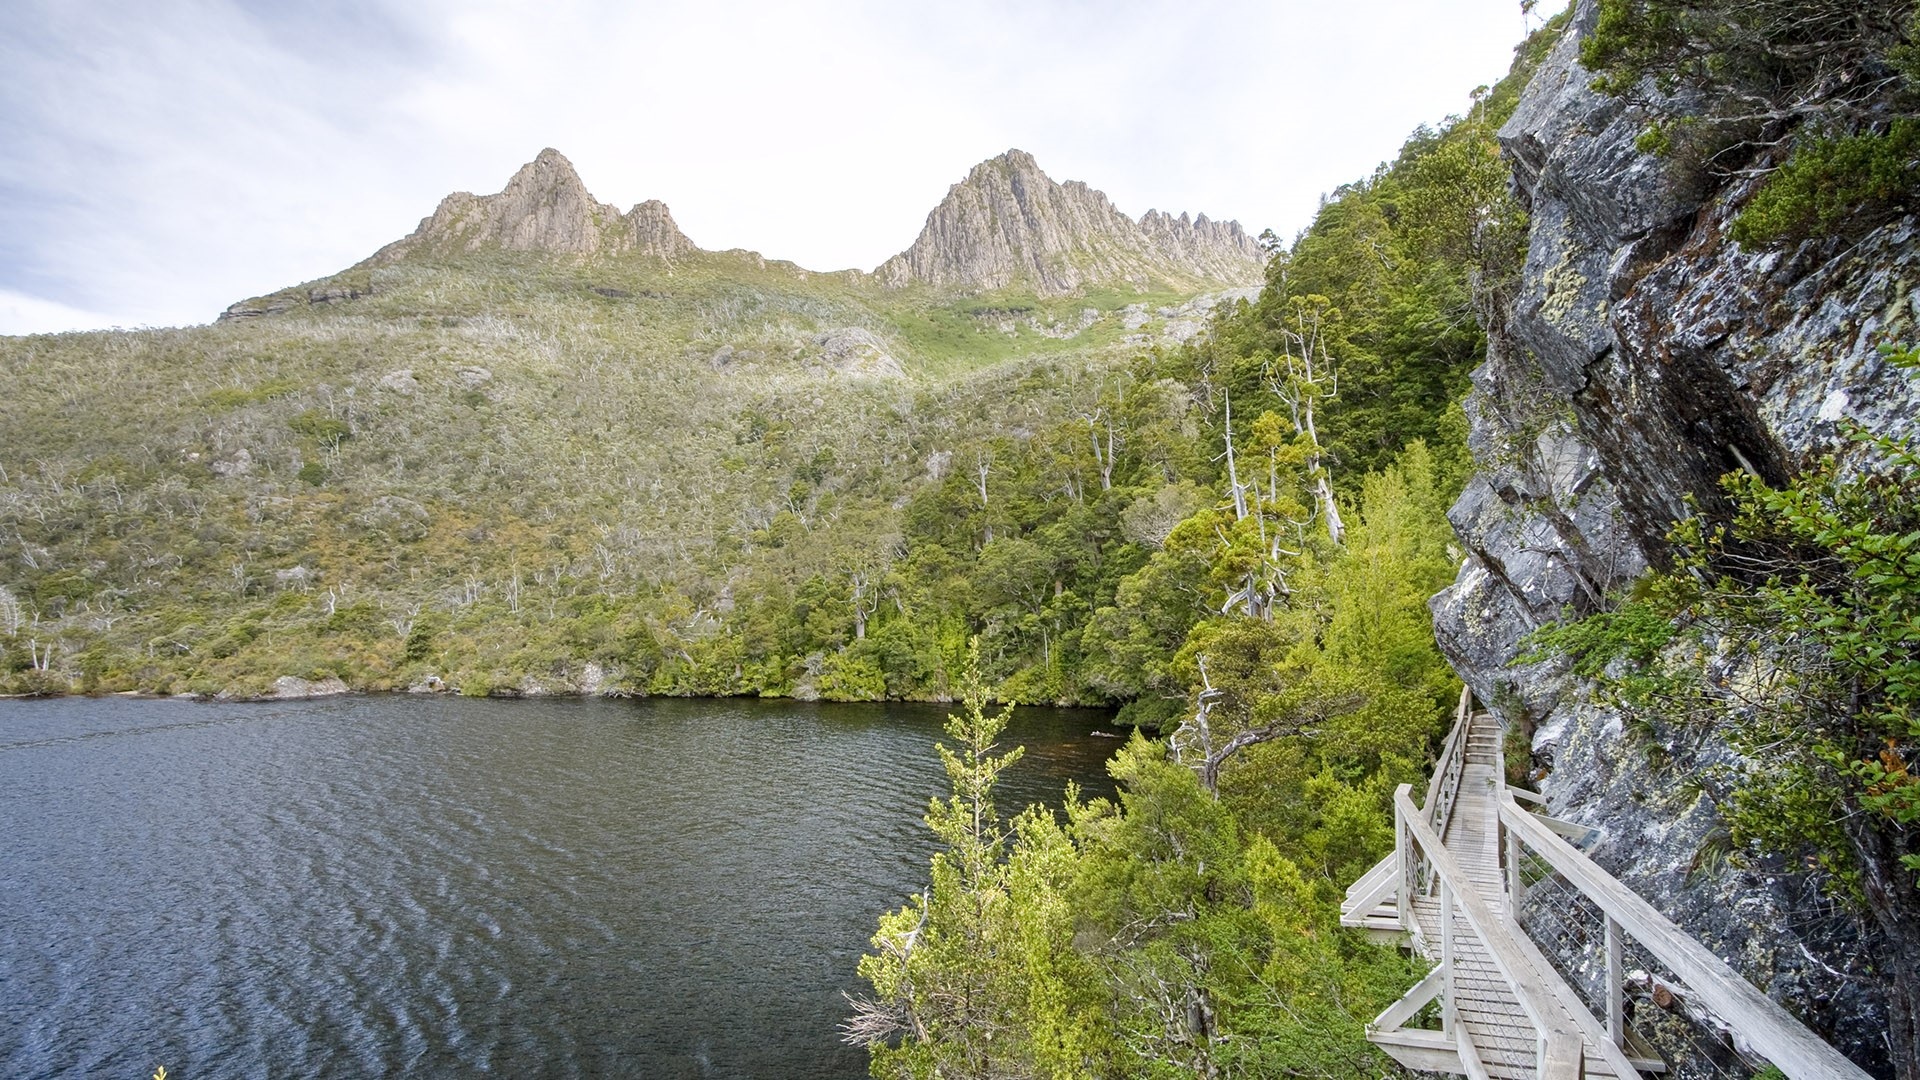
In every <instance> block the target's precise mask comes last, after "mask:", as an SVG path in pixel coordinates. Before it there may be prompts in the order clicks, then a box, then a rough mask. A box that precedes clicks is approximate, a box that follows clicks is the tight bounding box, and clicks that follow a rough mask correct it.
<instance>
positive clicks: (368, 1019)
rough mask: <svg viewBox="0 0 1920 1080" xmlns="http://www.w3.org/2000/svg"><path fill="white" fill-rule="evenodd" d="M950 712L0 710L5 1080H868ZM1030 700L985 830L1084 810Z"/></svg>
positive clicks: (1085, 758) (1067, 730) (176, 705)
mask: <svg viewBox="0 0 1920 1080" xmlns="http://www.w3.org/2000/svg"><path fill="white" fill-rule="evenodd" d="M943 715H944V711H943V710H940V709H937V708H926V707H917V706H800V705H794V704H791V703H770V702H757V701H744V702H684V701H645V702H576V701H558V702H512V703H506V702H488V701H469V700H456V699H438V698H436V699H427V700H421V699H411V698H379V697H374V698H349V699H332V700H327V701H318V702H300V703H275V704H271V705H211V704H200V703H194V704H189V703H181V702H164V701H130V700H121V699H104V700H92V701H88V700H63V701H51V702H0V1017H6V1018H9V1019H8V1021H7V1022H5V1023H0V1075H17V1076H36V1077H40V1076H44V1077H69V1076H71V1077H80V1076H127V1077H135V1076H145V1075H150V1074H151V1072H152V1070H153V1067H154V1066H155V1065H158V1064H163V1063H164V1064H166V1065H167V1067H168V1070H169V1073H170V1074H171V1075H175V1076H180V1077H182V1078H183V1080H198V1078H201V1077H223V1076H258V1075H263V1074H268V1073H274V1074H278V1073H291V1072H297V1073H298V1074H299V1075H302V1076H309V1077H336V1076H337V1077H358V1076H368V1075H409V1076H442V1075H465V1074H469V1073H476V1072H488V1073H491V1072H499V1073H526V1074H532V1075H540V1076H646V1077H759V1076H780V1077H794V1078H798V1080H809V1078H828V1077H855V1076H860V1075H863V1074H864V1071H865V1064H864V1058H863V1055H861V1054H859V1053H857V1052H854V1051H850V1050H848V1049H847V1048H845V1047H842V1046H840V1045H839V1044H838V1042H837V1040H836V1038H835V1034H834V1026H835V1024H836V1023H837V1022H838V1020H839V1019H840V1017H841V1016H842V1015H843V1013H844V1011H845V1005H844V1003H843V1002H842V1000H841V997H840V992H841V991H842V990H845V989H853V988H854V982H855V980H854V977H853V972H852V968H853V961H854V958H856V957H857V956H858V955H859V954H860V953H861V952H862V951H863V950H864V949H865V947H866V941H867V938H868V936H869V935H871V933H872V930H873V926H874V917H875V916H876V915H877V914H878V913H879V912H880V911H882V910H884V909H886V908H888V907H891V906H897V905H898V904H900V903H901V902H902V901H903V900H904V899H905V898H906V897H907V896H908V895H909V894H910V893H912V892H914V891H916V890H917V889H918V888H919V885H920V883H921V881H922V880H923V879H924V877H925V873H926V860H927V858H928V856H929V855H930V854H931V852H932V844H931V840H930V838H929V837H928V836H927V834H926V830H925V828H924V826H922V825H921V824H920V822H919V816H920V815H921V814H922V813H924V812H925V809H926V804H927V800H928V798H930V797H931V796H932V795H934V794H935V793H936V792H937V791H939V789H940V788H941V787H942V785H943V784H944V776H943V775H942V773H941V771H940V767H939V764H938V762H937V760H936V759H935V758H934V756H933V753H932V743H933V741H934V740H935V739H936V738H937V737H938V736H939V724H940V720H941V718H942V716H943ZM1093 719H1094V718H1092V717H1090V716H1087V715H1085V714H1074V713H1059V712H1047V711H1043V710H1034V711H1023V713H1022V715H1020V716H1019V717H1018V718H1016V721H1015V727H1014V730H1013V731H1012V732H1010V738H1011V740H1012V741H1018V742H1022V743H1024V744H1026V745H1027V746H1028V754H1027V758H1026V760H1024V761H1023V762H1021V764H1020V765H1019V766H1017V767H1016V769H1015V770H1014V771H1012V772H1010V773H1009V774H1008V776H1007V777H1006V778H1005V779H1004V781H1003V784H1004V787H1003V791H1002V797H1001V802H1002V805H1003V807H1004V808H1006V809H1008V810H1012V809H1017V808H1019V807H1021V806H1023V805H1025V804H1026V803H1027V802H1030V801H1035V800H1048V801H1057V800H1058V798H1059V795H1060V790H1061V788H1062V787H1063V786H1064V784H1065V782H1066V781H1067V780H1069V779H1072V780H1077V781H1079V782H1080V783H1081V784H1082V785H1083V786H1086V787H1087V788H1088V789H1089V790H1090V791H1092V792H1094V793H1101V792H1104V791H1105V790H1107V789H1108V782H1107V781H1106V780H1105V777H1104V772H1103V768H1102V764H1103V759H1104V758H1105V756H1106V755H1107V754H1109V753H1111V752H1112V750H1113V749H1114V748H1115V747H1116V746H1117V745H1118V744H1117V743H1116V742H1115V741H1114V740H1111V739H1099V738H1089V737H1088V729H1089V728H1090V726H1091V723H1092V720H1093Z"/></svg>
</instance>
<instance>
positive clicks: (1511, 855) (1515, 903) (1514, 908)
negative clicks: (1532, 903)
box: [1500, 821, 1527, 926]
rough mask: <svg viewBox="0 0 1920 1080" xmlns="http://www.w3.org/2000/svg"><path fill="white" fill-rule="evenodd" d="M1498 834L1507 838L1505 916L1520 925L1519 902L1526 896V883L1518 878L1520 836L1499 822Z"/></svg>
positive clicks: (1504, 823) (1505, 824)
mask: <svg viewBox="0 0 1920 1080" xmlns="http://www.w3.org/2000/svg"><path fill="white" fill-rule="evenodd" d="M1500 834H1501V835H1502V836H1504V837H1506V840H1507V918H1509V919H1512V920H1513V923H1514V925H1515V926H1518V925H1520V902H1521V901H1522V900H1525V899H1526V898H1527V885H1526V882H1525V881H1522V880H1521V878H1520V852H1521V847H1520V838H1519V837H1518V836H1516V835H1514V831H1513V830H1512V829H1509V828H1507V823H1506V822H1504V821H1502V822H1500Z"/></svg>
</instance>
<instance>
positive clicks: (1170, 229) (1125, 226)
mask: <svg viewBox="0 0 1920 1080" xmlns="http://www.w3.org/2000/svg"><path fill="white" fill-rule="evenodd" d="M1264 262H1265V260H1264V258H1263V257H1262V255H1261V253H1260V247H1259V245H1258V244H1256V243H1254V241H1253V239H1252V238H1251V237H1249V236H1248V235H1247V234H1246V231H1245V230H1243V229H1242V228H1240V226H1239V224H1238V223H1237V222H1232V221H1228V222H1219V221H1211V220H1209V219H1208V218H1207V216H1206V215H1205V214H1202V215H1200V216H1199V217H1197V218H1189V217H1188V216H1187V215H1186V214H1181V215H1180V216H1179V217H1172V216H1170V215H1167V214H1163V213H1161V212H1160V211H1158V210H1150V211H1148V212H1147V214H1146V216H1144V217H1142V218H1141V219H1140V220H1139V221H1135V220H1133V219H1132V218H1130V217H1128V216H1127V215H1126V214H1123V213H1121V212H1120V211H1119V210H1118V209H1116V208H1115V207H1114V205H1113V204H1112V203H1111V202H1108V201H1107V197H1106V196H1105V195H1104V194H1102V193H1100V192H1098V191H1095V190H1094V189H1092V188H1090V187H1088V186H1087V185H1085V184H1083V183H1081V182H1079V181H1077V180H1069V181H1068V182H1066V183H1064V184H1060V183H1055V182H1054V181H1053V180H1052V179H1051V178H1050V177H1048V176H1047V174H1046V173H1044V172H1041V171H1040V166H1039V164H1038V163H1036V162H1035V161H1034V160H1033V155H1031V154H1028V153H1026V152H1024V151H1021V150H1009V151H1007V152H1006V153H1004V154H1002V155H1000V156H999V157H997V158H993V159H991V160H988V161H983V162H981V163H980V164H978V165H976V166H974V168H973V171H972V172H970V173H968V174H967V178H966V179H965V180H963V181H961V182H960V183H958V184H955V185H954V186H953V187H952V188H951V189H949V190H948V192H947V197H946V198H945V199H944V200H942V201H941V203H940V205H939V206H937V207H935V208H934V211H933V213H931V214H928V215H927V224H926V227H925V228H923V229H922V230H921V231H920V237H919V239H917V240H915V241H914V242H913V246H912V247H910V248H908V249H907V250H905V251H903V252H901V253H900V254H898V255H895V256H894V257H893V258H891V259H888V260H887V261H886V262H884V263H882V264H881V265H880V267H879V269H877V270H875V271H874V273H875V274H876V275H877V276H878V277H879V278H880V280H881V281H882V282H884V283H885V284H887V285H891V286H904V285H910V284H916V283H917V284H923V285H930V286H933V287H934V288H939V289H955V290H961V291H967V292H985V291H989V290H993V289H1001V288H1006V287H1008V286H1011V285H1016V284H1018V285H1028V286H1030V287H1032V288H1033V289H1034V290H1035V291H1036V292H1038V293H1039V294H1040V295H1042V296H1060V295H1065V294H1067V293H1071V292H1073V291H1075V290H1076V289H1079V288H1081V287H1083V286H1085V285H1093V284H1127V285H1133V286H1136V287H1145V286H1147V285H1150V284H1153V283H1156V282H1164V283H1169V284H1176V285H1204V284H1224V285H1250V284H1256V283H1258V282H1259V280H1260V275H1261V269H1262V267H1263V265H1264Z"/></svg>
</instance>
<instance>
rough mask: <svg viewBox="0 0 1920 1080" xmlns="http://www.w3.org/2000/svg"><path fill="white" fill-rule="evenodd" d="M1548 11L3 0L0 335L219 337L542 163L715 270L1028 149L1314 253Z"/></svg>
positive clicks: (850, 258) (868, 217) (1442, 4)
mask: <svg viewBox="0 0 1920 1080" xmlns="http://www.w3.org/2000/svg"><path fill="white" fill-rule="evenodd" d="M1542 6H1543V7H1553V6H1557V5H1553V4H1552V3H1551V0H1549V3H1548V4H1543V5H1542ZM1522 20H1523V17H1522V15H1521V12H1520V7H1519V4H1518V0H1439V2H1436V0H1385V2H1377V3H1365V4H1363V3H1351V2H1350V3H1342V2H1337V0H1256V2H1227V0H1174V2H1158V0H1100V2H1077V0H1076V2H1060V0H1054V2H1049V0H985V2H969V0H943V2H939V3H924V2H908V0H895V2H891V3H881V2H868V0H830V2H820V3H811V2H806V0H788V2H765V0H704V2H698V3H692V2H689V3H679V2H674V3H663V2H648V0H638V2H628V3H589V2H580V3H564V2H557V0H548V2H544V3H539V4H532V3H524V4H510V3H497V2H489V0H392V2H381V0H341V2H333V3H329V2H326V0H307V2H304V3H296V2H269V0H131V2H129V0H6V2H5V3H4V4H0V333H34V332H42V331H51V330H63V329H77V328H92V327H101V326H114V325H119V326H140V325H179V324H185V323H195V322H206V321H208V320H209V319H211V318H212V317H213V316H214V315H215V314H217V313H218V312H219V311H220V309H222V308H223V307H225V306H226V305H227V304H229V303H232V302H233V301H235V300H238V299H243V298H245V297H248V296H254V295H258V294H260V293H263V292H269V291H272V290H274V289H277V288H280V287H283V286H286V285H291V284H295V283H298V282H301V281H306V280H310V279H313V278H316V277H321V276H324V275H326V274H329V273H332V272H333V271H336V270H339V269H342V268H344V267H346V266H348V265H350V264H352V263H355V262H357V261H359V260H360V259H362V258H365V257H366V256H367V255H369V254H371V253H372V252H373V251H374V250H375V249H376V248H378V247H380V246H381V245H382V244H385V243H386V242H388V241H390V240H393V239H396V238H398V237H400V236H402V235H405V234H406V233H407V232H409V231H411V230H412V229H413V227H414V226H415V225H416V224H417V223H418V222H419V219H420V218H421V217H423V216H425V215H426V214H428V213H430V212H431V211H432V210H433V207H434V205H435V204H436V203H438V202H439V200H440V198H441V197H442V196H443V195H445V194H447V193H448V192H450V191H456V190H467V191H474V192H480V193H486V192H493V191H497V190H499V189H500V187H501V186H502V185H503V184H504V183H505V182H506V180H507V177H509V176H510V175H512V173H513V171H514V169H515V168H517V167H518V166H519V165H520V164H522V163H523V162H526V161H529V160H531V159H532V158H533V156H534V155H535V154H536V153H538V152H539V151H540V149H541V148H542V147H545V146H553V147H556V148H558V149H559V150H560V151H561V152H562V153H564V154H566V155H567V156H568V157H569V158H571V159H572V161H573V163H574V165H575V166H576V167H577V168H578V169H579V171H580V175H581V177H582V179H583V180H584V181H585V182H586V184H587V187H588V188H589V190H591V191H592V192H593V193H594V194H595V195H596V196H597V197H599V198H600V199H601V200H603V201H606V202H612V203H615V204H618V205H619V206H621V207H622V208H624V207H627V206H631V205H632V204H634V203H636V202H639V201H641V200H643V199H650V198H657V199H662V200H664V201H665V202H666V203H667V204H668V205H669V206H670V207H672V209H673V213H674V216H675V218H676V219H677V220H678V221H679V223H680V226H681V228H682V229H683V230H684V231H685V232H686V233H687V235H688V236H689V237H691V238H692V239H693V241H694V242H695V243H696V244H699V245H700V246H701V247H705V248H712V249H720V248H729V247H746V248H752V249H754V250H757V251H760V252H763V253H764V254H766V255H768V256H771V257H775V258H784V259H792V260H794V261H795V262H798V263H800V264H801V265H802V266H806V267H809V268H812V269H819V270H828V269H838V268H842V267H849V266H853V267H860V268H862V269H871V268H872V267H874V266H876V265H877V264H879V263H880V262H881V261H882V260H884V259H885V258H886V257H887V256H889V255H891V254H893V253H894V252H896V251H899V250H900V249H902V248H904V247H906V246H907V245H908V244H909V243H911V242H912V240H913V238H914V236H915V235H916V234H917V233H918V232H919V229H920V226H921V224H922V223H923V222H924V221H925V218H926V215H927V212H928V211H929V210H931V209H932V208H933V207H934V205H935V204H936V203H937V202H938V201H939V200H940V198H941V196H942V195H943V194H945V192H946V189H947V187H948V185H950V184H952V183H954V182H955V181H958V180H959V179H961V178H962V177H963V176H964V175H965V174H966V172H967V170H968V168H969V167H971V166H972V165H973V164H974V163H975V162H978V161H981V160H983V159H985V158H988V157H991V156H993V155H995V154H998V153H1000V152H1002V151H1004V150H1006V149H1008V148H1010V147H1018V148H1020V149H1023V150H1027V151H1029V152H1031V153H1032V154H1034V156H1035V157H1037V158H1038V159H1039V161H1040V165H1041V167H1042V168H1044V169H1045V170H1047V172H1048V173H1049V174H1050V175H1051V176H1053V177H1054V178H1055V179H1057V180H1067V179H1076V180H1085V181H1087V182H1088V183H1090V184H1092V185H1093V186H1094V187H1097V188H1100V189H1101V190H1104V191H1105V192H1106V193H1107V194H1108V195H1109V196H1111V197H1112V199H1113V200H1114V202H1115V203H1116V204H1117V205H1118V206H1119V207H1120V208H1121V209H1122V210H1124V211H1126V212H1127V213H1129V214H1132V215H1135V216H1138V215H1140V214H1141V213H1144V212H1145V211H1146V210H1148V209H1150V208H1159V209H1162V210H1167V211H1172V212H1176V213H1177V212H1179V211H1182V210H1186V211H1190V212H1200V211H1205V212H1206V213H1207V214H1209V215H1210V216H1213V217H1219V218H1234V219H1237V220H1238V221H1240V223H1241V224H1243V225H1245V226H1246V227H1247V228H1248V229H1249V230H1250V231H1252V232H1255V233H1257V232H1259V231H1260V230H1261V229H1266V228H1271V229H1273V230H1274V231H1276V232H1278V233H1280V234H1281V235H1283V236H1291V235H1292V234H1293V233H1294V232H1295V231H1297V230H1298V229H1299V228H1300V227H1301V226H1303V225H1304V224H1306V223H1307V221H1308V220H1309V219H1310V218H1311V217H1312V214H1313V211H1314V208H1315V205H1316V203H1317V202H1318V199H1319V197H1320V195H1321V194H1322V193H1323V192H1326V191H1328V190H1330V189H1331V188H1333V187H1335V186H1336V185H1338V184H1340V183H1343V182H1345V181H1347V180H1351V179H1354V178H1356V177H1359V176H1361V175H1364V174H1365V173H1366V172H1368V171H1369V170H1370V169H1372V168H1373V166H1374V165H1375V164H1377V163H1378V162H1380V161H1381V160H1383V159H1385V158H1388V157H1391V156H1392V155H1393V153H1394V152H1395V150H1396V149H1397V148H1398V147H1399V145H1400V143H1401V141H1402V140H1403V139H1404V138H1405V136H1406V135H1407V133H1408V132H1409V131H1410V130H1411V129H1412V128H1413V127H1414V126H1415V125H1417V124H1420V123H1423V122H1427V123H1432V122H1436V121H1439V120H1441V119H1442V118H1444V117H1445V116H1447V115H1448V114H1449V113H1454V112H1459V111H1462V110H1463V109H1464V108H1465V107H1466V106H1467V104H1468V93H1469V92H1470V91H1471V90H1472V89H1473V88H1474V87H1475V86H1478V85H1480V84H1482V83H1489V82H1492V81H1493V80H1494V79H1496V78H1497V77H1498V76H1500V75H1501V74H1502V73H1504V72H1505V70H1506V68H1507V65H1508V63H1509V61H1510V59H1511V56H1512V49H1513V46H1514V44H1515V43H1517V42H1518V41H1519V40H1520V38H1521V36H1522V34H1523V32H1524V30H1525V29H1526V26H1525V24H1523V21H1522ZM1536 24H1537V18H1536Z"/></svg>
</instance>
